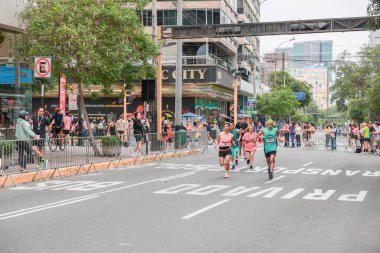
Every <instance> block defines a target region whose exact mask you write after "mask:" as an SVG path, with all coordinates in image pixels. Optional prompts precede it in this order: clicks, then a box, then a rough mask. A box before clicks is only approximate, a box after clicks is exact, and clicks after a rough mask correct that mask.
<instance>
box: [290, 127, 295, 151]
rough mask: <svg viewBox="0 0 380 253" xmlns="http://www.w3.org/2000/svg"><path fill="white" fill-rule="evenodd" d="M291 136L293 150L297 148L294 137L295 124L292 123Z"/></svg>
mask: <svg viewBox="0 0 380 253" xmlns="http://www.w3.org/2000/svg"><path fill="white" fill-rule="evenodd" d="M289 135H290V142H291V143H292V146H291V147H292V148H294V147H295V143H294V138H295V137H294V136H295V125H294V123H290V124H289Z"/></svg>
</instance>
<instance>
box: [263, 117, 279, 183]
mask: <svg viewBox="0 0 380 253" xmlns="http://www.w3.org/2000/svg"><path fill="white" fill-rule="evenodd" d="M259 135H260V138H262V139H264V154H265V157H266V160H267V164H268V174H269V180H272V179H273V171H274V164H275V162H276V160H275V159H276V152H277V143H278V142H279V141H281V140H280V131H278V128H274V127H273V120H271V119H269V120H268V121H267V127H266V128H264V129H262V130H260V132H259Z"/></svg>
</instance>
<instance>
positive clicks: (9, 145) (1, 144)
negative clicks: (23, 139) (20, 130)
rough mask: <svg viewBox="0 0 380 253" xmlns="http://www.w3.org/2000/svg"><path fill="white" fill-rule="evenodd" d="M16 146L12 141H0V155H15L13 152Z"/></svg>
mask: <svg viewBox="0 0 380 253" xmlns="http://www.w3.org/2000/svg"><path fill="white" fill-rule="evenodd" d="M14 148H15V145H14V143H13V142H12V141H0V155H1V154H4V155H11V154H13V150H14Z"/></svg>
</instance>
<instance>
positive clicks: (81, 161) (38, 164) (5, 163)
mask: <svg viewBox="0 0 380 253" xmlns="http://www.w3.org/2000/svg"><path fill="white" fill-rule="evenodd" d="M188 134H189V135H188ZM187 136H190V138H186V137H187ZM207 136H208V135H207V132H206V131H199V132H191V133H186V132H177V133H175V132H173V135H172V136H167V135H166V134H157V133H149V134H144V135H139V134H136V135H126V136H120V137H117V136H102V137H93V138H90V137H73V136H68V137H67V138H57V139H46V140H38V141H37V140H2V141H1V140H0V155H1V165H0V176H5V177H6V179H5V181H4V184H5V183H6V181H7V179H8V177H9V178H10V180H12V175H14V174H18V173H20V168H24V170H25V171H26V172H35V175H34V178H33V181H34V179H36V177H37V176H38V175H40V177H41V178H42V179H43V180H45V178H44V177H43V173H42V171H43V170H46V169H52V170H53V173H52V175H51V177H50V178H53V177H54V176H56V174H58V176H60V177H62V175H61V173H60V170H59V169H60V168H67V167H78V169H77V172H76V174H79V173H83V172H85V173H89V172H90V170H94V171H97V169H96V164H97V163H103V162H108V163H109V164H108V167H107V169H108V168H109V167H110V166H111V165H113V167H116V168H118V167H119V166H122V164H121V161H122V160H124V159H128V158H130V159H133V164H140V163H143V162H144V161H145V160H146V159H147V157H148V156H151V157H150V160H152V157H153V161H158V160H162V159H164V158H172V157H175V156H177V157H179V156H181V155H182V154H183V152H184V151H189V152H190V153H193V152H195V151H201V152H202V153H203V152H206V151H207V150H208V140H207ZM180 137H182V139H180ZM183 137H185V138H183ZM39 146H40V147H41V149H42V151H43V156H42V158H40V157H39V153H38V152H39ZM88 165H89V166H88ZM12 182H13V180H12ZM2 186H4V185H2Z"/></svg>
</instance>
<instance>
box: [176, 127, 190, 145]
mask: <svg viewBox="0 0 380 253" xmlns="http://www.w3.org/2000/svg"><path fill="white" fill-rule="evenodd" d="M175 139H176V143H177V147H178V148H183V147H185V145H186V139H187V136H186V130H183V129H181V130H178V131H177V132H176V135H175Z"/></svg>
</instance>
